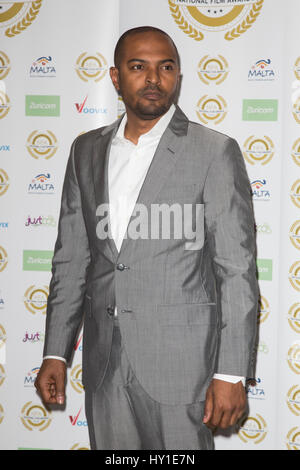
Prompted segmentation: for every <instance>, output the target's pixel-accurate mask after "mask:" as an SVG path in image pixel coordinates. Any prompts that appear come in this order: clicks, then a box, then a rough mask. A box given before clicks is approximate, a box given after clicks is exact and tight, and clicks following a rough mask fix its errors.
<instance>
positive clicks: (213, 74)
mask: <svg viewBox="0 0 300 470" xmlns="http://www.w3.org/2000/svg"><path fill="white" fill-rule="evenodd" d="M228 73H229V69H228V62H227V60H226V59H225V57H223V56H222V55H218V56H216V57H212V56H209V55H206V56H204V57H203V58H202V59H201V60H200V62H199V64H198V76H199V78H200V80H201V81H202V82H203V83H205V84H206V85H210V84H211V83H214V84H216V85H220V83H222V82H224V80H225V79H226V78H227V76H228Z"/></svg>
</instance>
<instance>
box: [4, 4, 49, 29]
mask: <svg viewBox="0 0 300 470" xmlns="http://www.w3.org/2000/svg"><path fill="white" fill-rule="evenodd" d="M42 2H43V0H36V1H34V2H32V3H31V7H30V8H29V11H28V13H27V14H26V15H25V16H24V18H23V19H22V20H21V21H18V23H17V24H15V25H14V26H12V27H11V28H8V29H7V30H6V31H5V36H7V37H9V38H12V37H14V36H16V35H17V34H20V33H22V31H24V29H26V28H28V26H30V25H31V23H32V22H33V21H34V20H35V18H36V17H37V14H38V13H39V11H40V8H41V6H42Z"/></svg>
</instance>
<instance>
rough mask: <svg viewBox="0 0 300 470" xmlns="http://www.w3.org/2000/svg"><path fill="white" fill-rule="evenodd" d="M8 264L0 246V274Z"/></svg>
mask: <svg viewBox="0 0 300 470" xmlns="http://www.w3.org/2000/svg"><path fill="white" fill-rule="evenodd" d="M7 263H8V256H7V253H6V251H5V249H4V248H3V246H0V272H1V271H3V270H4V269H5V268H6V265H7Z"/></svg>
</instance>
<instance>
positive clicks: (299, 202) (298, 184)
mask: <svg viewBox="0 0 300 470" xmlns="http://www.w3.org/2000/svg"><path fill="white" fill-rule="evenodd" d="M290 196H291V200H292V202H293V203H294V204H295V206H296V207H299V209H300V180H297V181H295V183H294V184H293V186H292V187H291V192H290Z"/></svg>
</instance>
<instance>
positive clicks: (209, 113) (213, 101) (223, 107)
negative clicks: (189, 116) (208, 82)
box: [196, 95, 227, 124]
mask: <svg viewBox="0 0 300 470" xmlns="http://www.w3.org/2000/svg"><path fill="white" fill-rule="evenodd" d="M196 114H197V116H198V118H199V120H200V121H201V122H203V124H209V123H212V124H220V122H222V121H223V119H225V117H226V115H227V103H226V101H225V100H224V98H222V96H220V95H217V96H214V97H211V96H208V95H204V96H203V97H202V98H200V100H199V101H198V103H197V108H196Z"/></svg>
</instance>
